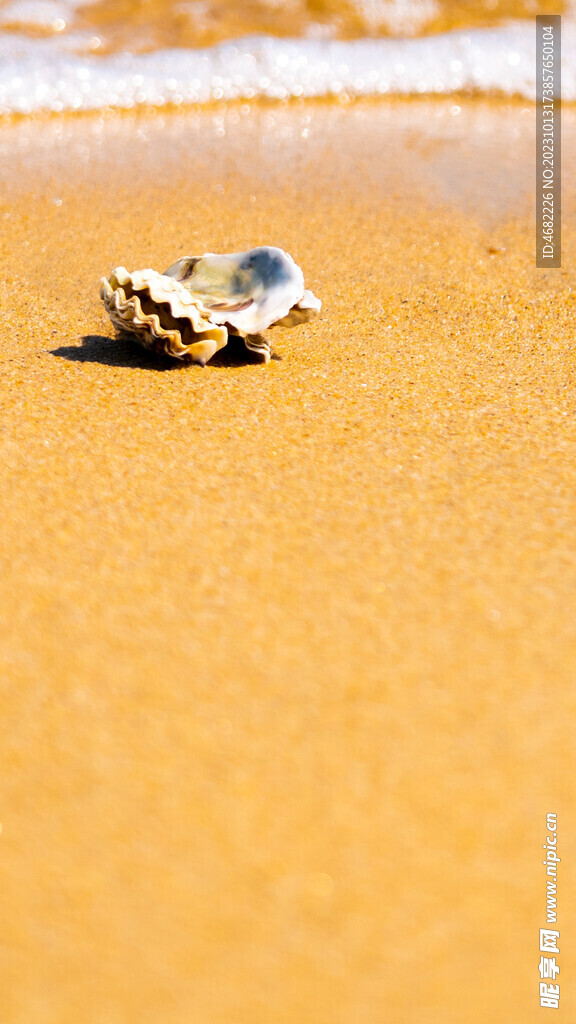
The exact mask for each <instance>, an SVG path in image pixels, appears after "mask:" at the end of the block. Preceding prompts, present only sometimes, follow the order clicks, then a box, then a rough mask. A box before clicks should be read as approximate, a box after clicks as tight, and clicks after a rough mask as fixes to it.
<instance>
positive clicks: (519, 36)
mask: <svg viewBox="0 0 576 1024" xmlns="http://www.w3.org/2000/svg"><path fill="white" fill-rule="evenodd" d="M534 38H535V33H534V26H533V24H531V23H530V24H527V23H522V22H517V23H512V24H510V25H508V26H506V27H504V28H496V29H477V30H475V31H469V32H451V33H446V34H443V35H437V36H429V37H426V38H417V39H361V40H354V41H350V42H343V41H336V40H316V39H277V38H273V37H269V36H257V37H251V38H245V39H241V40H237V41H235V42H227V43H222V44H220V45H218V46H214V47H212V48H208V49H204V50H163V51H158V52H156V53H150V54H139V55H130V54H119V55H114V56H110V57H94V56H79V55H78V54H77V53H70V52H69V48H70V47H72V46H76V47H78V45H80V41H79V40H78V39H72V38H71V37H67V38H66V39H63V38H61V37H60V38H58V42H59V43H60V44H61V45H60V48H59V50H58V51H56V50H55V42H56V40H55V39H54V38H53V39H49V40H31V39H25V38H24V37H20V38H19V40H18V38H17V37H15V36H11V37H10V39H8V37H7V36H4V37H2V38H0V113H3V114H14V113H22V114H33V113H35V112H37V111H64V110H97V109H103V108H107V107H112V108H117V109H130V108H133V107H137V106H139V105H147V106H155V107H161V106H164V105H166V104H189V103H194V104H197V103H206V102H209V101H211V100H233V99H247V100H250V99H253V98H256V97H268V98H270V99H289V98H291V97H302V98H306V97H322V96H341V95H349V96H382V95H387V94H390V95H411V94H420V95H442V94H444V95H446V94H450V93H453V92H465V91H475V92H482V93H486V92H495V91H496V92H499V93H502V94H504V95H507V96H512V95H520V96H523V97H526V98H527V99H533V98H534V96H535V66H534ZM575 44H576V32H575V30H574V27H573V25H570V26H568V27H567V28H566V29H565V31H564V32H563V53H564V57H565V59H564V61H563V68H562V74H563V95H564V98H565V99H566V100H576V62H574V61H573V60H571V59H569V58H570V54H571V53H572V54H573V53H574V52H576V46H575Z"/></svg>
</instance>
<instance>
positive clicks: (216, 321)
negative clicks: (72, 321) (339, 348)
mask: <svg viewBox="0 0 576 1024" xmlns="http://www.w3.org/2000/svg"><path fill="white" fill-rule="evenodd" d="M100 296H101V298H102V300H103V302H104V305H105V307H106V310H107V312H108V313H109V315H110V319H111V320H112V323H113V324H114V326H115V327H116V328H117V330H118V331H120V332H122V333H125V332H129V333H130V334H133V335H134V336H135V337H136V339H137V340H138V341H139V342H140V343H141V344H142V345H144V346H145V347H146V348H151V349H154V350H155V351H156V352H165V353H166V354H167V355H170V356H173V357H174V358H176V359H181V360H183V361H185V362H195V363H200V364H201V365H202V366H204V365H205V364H206V363H207V362H208V360H209V359H211V358H212V356H213V355H214V354H215V353H216V352H217V351H218V350H219V349H221V348H223V347H224V345H226V343H227V340H228V333H229V332H230V333H231V334H236V335H239V336H240V337H241V338H243V339H244V343H245V345H246V348H247V349H249V350H250V351H252V352H254V353H256V354H257V355H258V356H259V357H260V359H261V360H262V361H263V362H268V361H269V359H270V355H271V347H270V343H269V342H268V340H267V339H266V338H265V337H264V336H263V335H262V331H264V330H266V328H267V327H275V326H282V327H295V326H297V325H298V324H301V323H305V322H306V321H308V320H310V319H311V318H312V317H313V316H315V315H316V314H317V313H318V311H319V310H320V307H321V302H320V300H319V299H317V298H316V296H315V295H313V294H312V292H311V291H307V290H306V289H305V288H304V275H303V273H302V271H301V269H300V267H298V266H297V264H296V263H295V262H294V260H293V259H292V257H291V256H289V255H288V253H286V252H284V251H283V250H282V249H278V248H276V247H274V246H259V247H258V248H256V249H250V250H249V251H248V252H243V253H229V254H224V255H218V254H216V253H205V254H204V256H198V257H193V256H185V257H183V258H182V259H179V260H177V261H176V263H173V264H172V266H170V267H169V268H168V270H166V271H165V272H164V273H163V274H159V273H158V272H157V271H155V270H136V271H133V272H132V273H129V272H128V271H127V270H126V268H125V267H117V268H116V270H115V271H114V272H113V273H112V275H111V277H110V278H109V279H106V278H105V277H103V278H102V279H101V282H100Z"/></svg>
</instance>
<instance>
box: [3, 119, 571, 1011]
mask: <svg viewBox="0 0 576 1024" xmlns="http://www.w3.org/2000/svg"><path fill="white" fill-rule="evenodd" d="M452 107H454V104H448V105H447V106H444V107H443V106H442V105H437V106H434V105H428V107H424V106H421V107H418V105H417V104H416V105H411V104H404V105H402V104H398V105H396V106H393V107H390V108H389V109H386V112H383V108H377V106H376V105H374V106H371V105H370V104H366V105H364V106H362V105H359V106H358V107H356V108H353V109H351V110H346V109H342V110H338V109H332V108H329V107H322V106H321V105H318V107H312V106H310V107H306V108H304V107H302V108H294V109H292V110H285V111H280V112H279V111H276V112H275V111H274V110H273V109H272V108H270V109H267V108H263V109H261V110H259V111H254V110H253V111H251V112H249V113H248V112H244V113H242V112H239V111H236V112H232V113H230V112H228V113H226V112H224V113H223V112H218V111H211V112H209V113H207V114H206V115H204V116H203V115H200V114H191V115H190V117H189V119H185V118H182V117H181V118H178V117H176V116H174V117H173V118H170V117H168V118H166V119H165V120H162V121H159V120H158V119H157V118H150V119H148V120H147V119H146V118H129V117H126V118H117V119H111V120H104V121H103V122H101V123H96V122H95V121H93V120H90V119H85V120H81V119H78V120H77V121H74V122H73V123H72V122H66V121H61V122H58V123H56V122H47V123H46V124H45V125H44V126H31V125H28V126H26V125H15V126H8V127H7V128H6V129H5V131H3V134H2V139H1V140H0V148H2V150H3V151H4V152H6V151H10V153H11V157H10V161H11V162H10V164H9V167H10V168H11V169H12V173H11V176H9V178H8V180H7V181H6V183H5V191H4V196H5V198H4V199H3V200H2V203H1V205H0V230H1V232H2V241H3V251H4V253H5V256H4V257H3V259H2V262H3V268H2V278H3V281H4V286H3V289H2V320H3V331H2V345H1V354H0V358H1V361H2V371H1V373H2V377H1V389H0V390H1V395H2V398H1V401H2V416H1V419H0V450H1V456H0V459H1V469H0V522H1V523H2V529H1V531H0V559H1V563H2V569H1V573H0V591H1V602H0V605H1V607H2V612H3V617H4V620H5V628H4V632H3V639H2V641H1V645H0V662H1V665H2V669H1V676H0V678H1V679H2V695H1V702H0V729H1V730H2V740H1V750H2V761H3V767H2V773H1V774H2V790H3V796H2V810H1V818H2V824H3V834H2V837H1V839H0V843H1V851H2V867H1V868H0V871H1V872H2V875H3V879H2V883H1V887H2V921H3V924H2V943H3V967H2V976H3V982H2V986H1V988H0V1006H1V1007H2V1014H1V1015H2V1020H3V1021H5V1022H6V1024H77V1022H78V1021H82V1022H83V1024H128V1022H132V1021H135V1020H138V1021H139V1022H141V1024H159V1022H161V1024H189V1022H190V1021H194V1022H195V1024H231V1022H233V1024H269V1022H270V1021H271V1020H274V1021H275V1022H276V1024H294V1022H295V1021H298V1022H300V1024H328V1022H329V1024H360V1022H362V1024H381V1022H383V1021H386V1022H387V1024H437V1022H438V1024H440V1022H442V1024H462V1022H463V1021H466V1024H485V1022H486V1021H490V1022H493V1024H504V1022H506V1024H508V1022H510V1021H520V1020H521V1021H523V1022H526V1024H531V1022H532V1021H534V1022H535V1021H537V1020H540V1018H541V1015H542V1013H543V1012H544V1011H543V1010H542V1009H541V1008H540V1006H539V996H538V985H539V983H540V980H541V979H540V976H539V973H538V963H539V959H540V955H541V954H540V950H539V935H538V931H539V928H542V927H544V926H545V923H546V921H545V869H544V867H543V866H542V863H541V862H542V857H543V851H542V843H544V842H545V841H546V840H545V837H546V834H547V833H546V813H547V812H550V811H552V812H555V813H556V814H557V815H558V823H559V824H558V827H559V855H560V856H561V857H562V864H561V868H560V877H559V906H560V914H559V918H558V928H559V930H560V936H561V937H560V950H561V953H560V955H559V957H558V963H559V964H560V966H561V974H560V975H559V977H558V981H559V982H560V985H561V1001H560V1009H559V1010H557V1011H556V1013H555V1017H554V1019H555V1021H557V1022H558V1024H561V1022H564V1021H566V1022H568V1021H572V1020H573V1019H574V1013H575V1012H576V996H575V993H574V986H573V985H571V984H568V976H569V974H570V970H572V971H573V969H574V960H575V956H576V943H575V942H574V938H573V936H574V906H575V901H574V894H575V892H576V878H575V872H576V842H575V840H576V835H575V831H574V818H573V778H574V773H575V768H576V765H575V757H574V742H573V733H574V726H573V722H574V713H575V711H576V693H575V690H574V678H575V675H576V616H575V614H574V612H575V600H574V594H575V588H576V557H575V542H574V536H575V529H574V527H575V516H576V500H575V495H576V468H575V466H576V459H575V455H576V399H575V386H576V356H575V354H574V314H575V311H576V299H575V298H574V296H575V295H576V293H575V292H573V291H572V288H573V287H574V269H573V268H574V252H575V235H576V232H575V226H576V219H575V216H574V209H573V206H572V207H570V205H568V204H569V203H570V201H571V200H570V198H569V197H570V194H571V193H570V190H571V189H572V191H573V187H572V186H573V181H571V180H570V179H569V174H570V166H572V167H573V166H574V163H573V161H571V162H569V161H566V163H565V182H564V186H565V195H566V197H567V208H566V211H565V222H564V237H563V241H564V261H563V262H564V267H563V269H562V270H558V271H548V272H544V271H539V270H536V269H535V267H534V254H533V210H532V206H533V201H532V195H531V188H532V171H531V164H530V159H531V138H532V135H531V131H532V124H531V122H530V117H531V115H530V112H529V111H528V113H526V114H524V115H522V113H521V111H522V110H523V109H524V108H522V107H521V106H520V105H517V106H511V107H497V106H496V107H495V108H491V107H490V105H487V106H486V107H475V108H474V107H473V106H470V107H469V108H468V107H467V108H465V109H463V111H462V112H461V114H459V115H455V114H451V113H450V109H451V108H452ZM438 110H441V111H442V113H441V114H438V116H437V122H434V121H433V117H432V115H433V113H434V111H436V112H437V111H438ZM414 111H416V113H414ZM434 116H436V114H434ZM570 116H571V115H570V114H568V119H569V118H570ZM522 117H524V121H521V118H522ZM218 119H220V120H218ZM306 119H308V120H306ZM394 119H396V120H394ZM443 119H444V120H443ZM441 122H442V125H443V126H444V127H442V129H441V130H440V129H438V130H437V131H436V129H435V128H434V124H435V123H436V125H440V123H441ZM566 123H567V122H566ZM506 124H507V125H508V130H509V134H508V139H509V140H510V138H511V137H513V140H514V141H513V142H512V144H510V142H509V144H508V145H507V146H506V147H504V149H503V147H502V138H503V137H504V134H503V131H502V126H503V125H504V126H505V125H506ZM427 125H428V128H427V130H426V126H427ZM511 125H514V126H518V125H524V127H520V128H518V130H517V135H516V136H513V132H512V129H511V127H510V126H511ZM482 126H483V127H482ZM565 130H566V129H565ZM6 132H9V133H12V134H11V135H9V136H7V135H6ZM511 132H512V136H511V134H510V133H511ZM55 140H56V141H55ZM258 140H261V141H260V142H259V141H258ZM255 153H256V157H257V159H255ZM378 153H379V154H380V157H378ZM258 243H260V244H261V243H270V244H278V245H281V246H282V247H284V248H285V249H287V250H288V251H289V252H291V253H292V255H293V256H294V257H295V258H296V260H297V261H298V262H299V263H300V264H301V265H302V267H303V269H304V273H305V277H306V283H307V286H308V287H310V288H312V289H313V291H314V292H315V293H316V294H317V295H319V296H320V297H321V298H322V300H323V302H324V307H323V310H322V313H321V315H320V317H319V319H318V320H317V321H315V322H313V323H311V324H309V325H307V326H304V327H301V328H299V329H296V330H293V331H288V330H280V329H278V330H277V331H276V332H275V333H274V335H273V337H274V340H275V349H276V352H277V355H278V358H277V359H275V360H273V361H272V362H271V363H270V364H269V365H268V366H262V365H254V364H251V363H249V362H247V361H246V360H245V359H244V358H243V357H242V355H241V354H240V355H237V354H236V355H235V354H234V353H230V352H229V351H228V350H227V349H225V350H224V351H223V352H222V353H221V354H219V356H218V357H216V358H215V359H214V360H213V361H212V362H211V363H210V364H209V365H208V366H207V367H206V368H205V369H204V370H202V369H200V368H198V367H194V366H192V367H186V368H179V367H176V368H174V367H172V366H170V365H168V364H167V363H163V362H162V361H160V360H159V359H156V358H155V357H153V356H150V355H148V354H147V353H145V352H142V351H140V350H139V349H137V348H135V347H133V346H131V345H129V344H128V343H125V342H122V343H118V342H116V341H114V338H113V330H112V328H111V325H110V323H109V322H108V321H107V318H106V316H105V313H104V311H103V308H102V306H101V304H100V302H99V300H98V279H99V277H100V276H101V275H102V274H103V273H108V272H109V271H110V270H111V269H112V268H113V267H114V266H116V265H118V264H119V263H123V264H125V265H127V266H128V267H131V268H133V267H145V266H153V267H155V268H157V269H163V268H164V267H167V266H168V265H169V264H170V263H171V262H173V260H174V259H175V258H177V257H178V256H180V255H184V254H197V253H200V252H203V251H207V250H212V251H238V250H241V249H244V248H248V247H250V246H251V245H254V244H258ZM564 939H565V941H564ZM564 978H566V979H567V980H566V984H564Z"/></svg>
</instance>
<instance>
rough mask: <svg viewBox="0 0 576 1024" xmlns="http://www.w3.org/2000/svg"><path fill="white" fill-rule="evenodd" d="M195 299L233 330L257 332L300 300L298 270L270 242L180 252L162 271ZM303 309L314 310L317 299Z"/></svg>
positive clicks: (302, 293) (301, 285)
mask: <svg viewBox="0 0 576 1024" xmlns="http://www.w3.org/2000/svg"><path fill="white" fill-rule="evenodd" d="M164 273H165V275H166V276H167V277H172V278H174V279H175V280H176V281H179V282H180V283H181V284H182V285H184V287H185V288H187V289H188V290H189V291H190V292H191V293H192V294H193V295H194V296H195V297H196V298H198V299H199V300H200V301H201V303H202V306H203V307H204V309H205V310H207V311H209V314H210V319H211V320H212V322H213V323H216V324H229V325H230V326H231V327H232V328H233V329H234V330H235V331H236V332H237V333H238V334H242V335H246V334H260V332H261V331H265V330H266V328H267V327H270V326H271V325H272V324H275V323H278V321H279V320H282V319H283V317H286V316H287V315H288V313H289V312H290V310H291V309H292V308H293V306H296V305H297V304H298V303H299V302H300V301H301V300H303V299H304V296H305V289H304V275H303V273H302V271H301V270H300V267H299V266H297V264H296V263H295V262H294V260H293V259H292V257H291V256H290V255H289V254H288V253H286V252H284V250H283V249H278V248H276V247H275V246H271V245H263V246H259V247H258V248H256V249H249V250H248V251H247V252H241V253H229V254H225V255H216V254H215V253H211V252H209V253H205V254H204V256H200V257H198V258H195V257H184V258H183V259H180V260H178V261H177V262H176V263H174V264H173V265H172V266H171V267H169V268H168V270H165V271H164ZM306 295H307V296H310V297H311V298H312V299H313V305H310V306H309V307H307V308H310V309H313V310H314V311H315V312H317V310H318V309H319V307H320V303H319V300H318V299H316V298H315V297H314V296H312V293H311V292H308V293H306Z"/></svg>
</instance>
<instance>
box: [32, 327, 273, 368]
mask: <svg viewBox="0 0 576 1024" xmlns="http://www.w3.org/2000/svg"><path fill="white" fill-rule="evenodd" d="M81 341H82V344H81V345H62V346H61V347H60V348H53V349H50V353H51V355H53V356H58V358H59V359H68V360H69V361H70V362H71V363H101V364H102V365H103V366H125V367H137V368H138V369H143V370H155V371H156V372H157V373H164V372H165V371H167V370H189V369H197V370H198V369H201V367H199V366H197V365H195V364H190V363H184V364H183V363H180V362H178V361H176V360H175V359H170V358H169V357H168V356H162V355H157V354H156V353H155V352H149V351H148V350H147V349H145V348H142V347H141V346H140V345H138V344H137V343H136V342H134V341H132V339H131V338H129V337H123V336H122V335H120V336H119V337H117V338H110V337H108V336H106V335H103V334H85V335H83V337H82V338H81ZM272 358H273V359H279V358H280V356H274V355H273V356H272ZM254 363H256V364H257V363H258V360H255V359H254V357H253V356H252V354H251V353H250V352H249V351H248V349H247V348H246V346H245V345H244V342H243V341H242V339H241V338H235V337H234V335H230V336H229V338H228V344H227V345H226V346H225V347H224V348H222V349H220V351H219V352H217V353H216V355H214V356H213V357H212V359H211V360H210V362H209V363H208V364H207V366H206V369H209V368H211V367H213V368H216V367H218V366H221V367H226V366H228V367H230V366H247V365H249V364H254Z"/></svg>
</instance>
